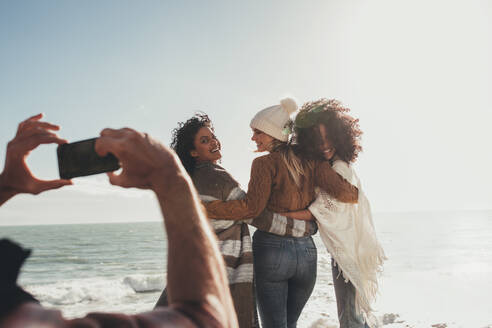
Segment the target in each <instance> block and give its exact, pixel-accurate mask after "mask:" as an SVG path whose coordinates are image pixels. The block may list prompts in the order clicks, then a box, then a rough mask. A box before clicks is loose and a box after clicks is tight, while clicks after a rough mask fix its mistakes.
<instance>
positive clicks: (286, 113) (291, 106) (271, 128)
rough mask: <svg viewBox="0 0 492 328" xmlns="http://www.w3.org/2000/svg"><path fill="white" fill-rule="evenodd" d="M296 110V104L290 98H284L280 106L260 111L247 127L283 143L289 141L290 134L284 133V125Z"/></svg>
mask: <svg viewBox="0 0 492 328" xmlns="http://www.w3.org/2000/svg"><path fill="white" fill-rule="evenodd" d="M296 110H297V103H296V101H295V100H294V99H292V98H285V99H282V100H281V101H280V105H275V106H271V107H267V108H265V109H262V110H260V111H259V112H258V113H257V114H256V115H255V117H253V119H252V120H251V123H250V124H249V126H251V128H253V129H258V130H260V131H262V132H265V133H266V134H268V135H270V136H272V137H274V138H275V139H278V140H280V141H283V142H287V141H288V140H289V134H290V132H288V131H286V130H285V128H286V125H287V123H288V122H289V120H290V115H291V114H292V113H294V112H295V111H296Z"/></svg>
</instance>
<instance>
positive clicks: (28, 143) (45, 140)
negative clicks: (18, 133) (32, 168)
mask: <svg viewBox="0 0 492 328" xmlns="http://www.w3.org/2000/svg"><path fill="white" fill-rule="evenodd" d="M20 143H24V145H25V147H26V148H27V149H28V150H33V149H34V148H36V147H37V146H39V145H42V144H52V143H55V144H58V145H61V144H64V143H67V140H65V139H61V138H60V137H58V136H57V135H56V134H54V133H50V132H45V133H38V134H33V135H32V136H30V137H28V138H25V139H21V140H20Z"/></svg>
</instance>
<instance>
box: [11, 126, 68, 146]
mask: <svg viewBox="0 0 492 328" xmlns="http://www.w3.org/2000/svg"><path fill="white" fill-rule="evenodd" d="M42 135H51V136H55V137H57V138H58V139H59V140H62V141H65V142H66V140H65V139H62V138H60V137H58V135H57V134H56V133H54V132H51V131H49V130H46V129H44V128H39V127H37V128H31V129H28V130H26V131H23V132H22V134H21V135H20V136H18V139H19V140H21V141H23V140H28V139H29V138H38V137H40V136H42Z"/></svg>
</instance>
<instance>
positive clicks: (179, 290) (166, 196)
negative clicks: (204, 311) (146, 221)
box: [154, 173, 235, 323]
mask: <svg viewBox="0 0 492 328" xmlns="http://www.w3.org/2000/svg"><path fill="white" fill-rule="evenodd" d="M164 179H165V180H164ZM164 179H163V180H160V181H163V183H162V186H160V187H158V188H154V191H155V192H156V195H157V197H158V199H159V203H160V206H161V209H162V214H163V215H164V218H165V219H164V224H165V227H166V231H167V239H168V245H169V246H168V264H167V268H168V273H167V280H168V284H167V289H168V295H169V301H170V304H172V303H176V302H202V303H208V304H209V305H211V306H214V307H216V308H217V310H218V311H219V312H222V311H224V313H220V316H221V317H223V318H229V317H230V312H231V311H232V313H234V307H233V305H232V300H231V297H230V293H229V290H228V282H227V276H226V272H225V266H224V263H223V259H222V256H221V254H220V252H219V249H218V247H217V240H216V237H215V235H214V233H213V232H212V229H211V228H210V226H209V223H208V220H207V217H206V215H205V214H204V211H203V210H202V208H201V205H200V201H199V198H198V195H197V193H196V191H195V188H194V186H193V184H192V182H191V180H190V178H189V177H187V176H186V177H185V176H183V175H181V174H179V173H178V174H177V175H175V176H173V177H166V178H164ZM219 304H222V306H217V305H219ZM232 320H235V319H232ZM225 321H228V322H229V323H230V319H225Z"/></svg>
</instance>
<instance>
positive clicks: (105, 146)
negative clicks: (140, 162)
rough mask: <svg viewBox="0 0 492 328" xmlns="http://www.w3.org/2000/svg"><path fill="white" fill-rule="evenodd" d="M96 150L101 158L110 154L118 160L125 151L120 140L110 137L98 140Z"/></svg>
mask: <svg viewBox="0 0 492 328" xmlns="http://www.w3.org/2000/svg"><path fill="white" fill-rule="evenodd" d="M94 149H95V150H96V153H97V154H98V155H99V156H106V155H107V154H108V153H112V154H113V155H115V156H116V157H118V158H119V156H120V155H121V153H122V152H123V151H125V147H124V144H123V142H122V140H121V139H120V138H114V137H109V136H105V137H100V138H97V140H96V144H95V145H94Z"/></svg>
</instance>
